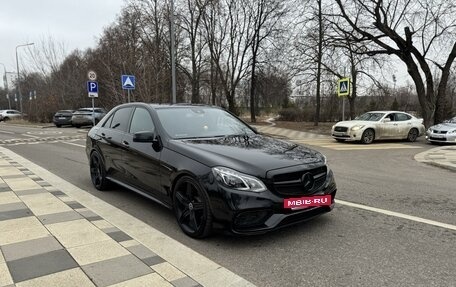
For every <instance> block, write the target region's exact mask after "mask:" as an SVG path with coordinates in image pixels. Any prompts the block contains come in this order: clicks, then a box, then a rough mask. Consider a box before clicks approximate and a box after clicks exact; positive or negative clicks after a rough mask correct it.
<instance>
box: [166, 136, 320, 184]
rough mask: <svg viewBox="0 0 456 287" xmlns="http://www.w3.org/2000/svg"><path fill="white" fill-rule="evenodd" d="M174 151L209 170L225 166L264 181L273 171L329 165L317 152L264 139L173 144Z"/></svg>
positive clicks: (194, 141)
mask: <svg viewBox="0 0 456 287" xmlns="http://www.w3.org/2000/svg"><path fill="white" fill-rule="evenodd" d="M170 148H171V149H174V150H175V151H177V152H179V153H182V154H184V155H186V156H189V157H191V158H192V159H194V160H197V161H199V162H201V163H203V164H205V165H207V166H209V167H214V166H224V167H228V168H232V169H235V170H237V171H240V172H243V173H246V174H250V175H254V176H257V177H263V178H264V177H266V173H267V172H268V171H270V170H274V169H280V168H284V167H290V166H298V165H304V166H305V167H311V166H313V165H322V164H324V162H325V158H324V156H323V155H322V154H321V153H319V152H317V151H314V150H311V149H309V148H306V147H304V146H301V145H297V144H293V143H290V142H287V141H283V140H278V139H274V138H271V137H266V136H262V135H253V136H227V137H219V138H210V139H191V140H171V141H170ZM305 167H304V168H305Z"/></svg>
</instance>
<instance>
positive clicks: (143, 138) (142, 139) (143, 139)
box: [133, 131, 155, 143]
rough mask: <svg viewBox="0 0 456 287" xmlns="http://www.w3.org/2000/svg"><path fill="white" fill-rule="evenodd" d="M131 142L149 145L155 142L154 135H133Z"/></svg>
mask: <svg viewBox="0 0 456 287" xmlns="http://www.w3.org/2000/svg"><path fill="white" fill-rule="evenodd" d="M133 141H134V142H139V143H151V142H154V141H155V135H154V133H153V132H149V131H141V132H136V133H134V134H133Z"/></svg>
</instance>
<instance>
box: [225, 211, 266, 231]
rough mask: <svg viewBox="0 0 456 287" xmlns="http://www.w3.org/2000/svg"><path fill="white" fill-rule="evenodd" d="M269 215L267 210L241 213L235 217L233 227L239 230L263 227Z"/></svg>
mask: <svg viewBox="0 0 456 287" xmlns="http://www.w3.org/2000/svg"><path fill="white" fill-rule="evenodd" d="M269 213H270V212H269V211H267V210H258V211H245V212H241V213H239V214H238V215H237V216H236V218H235V220H234V225H235V226H236V227H241V228H242V227H253V226H260V225H263V224H264V222H265V221H266V219H267V218H268V217H269Z"/></svg>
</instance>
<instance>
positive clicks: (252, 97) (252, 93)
mask: <svg viewBox="0 0 456 287" xmlns="http://www.w3.org/2000/svg"><path fill="white" fill-rule="evenodd" d="M253 50H254V48H253ZM255 69H256V55H253V58H252V75H251V79H250V81H251V84H250V121H251V122H252V123H256V117H255V94H256V75H255Z"/></svg>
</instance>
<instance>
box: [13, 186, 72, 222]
mask: <svg viewBox="0 0 456 287" xmlns="http://www.w3.org/2000/svg"><path fill="white" fill-rule="evenodd" d="M19 198H20V199H21V200H22V201H23V202H24V203H25V204H26V205H27V206H28V207H29V208H30V209H31V210H32V211H33V213H34V214H35V215H37V216H39V215H45V214H51V213H58V212H65V211H71V208H69V207H68V206H67V205H66V204H65V203H63V202H62V201H61V200H60V199H58V198H57V197H55V196H54V195H52V194H50V193H48V192H47V193H40V194H32V195H24V196H19Z"/></svg>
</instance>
